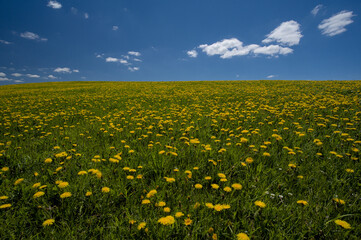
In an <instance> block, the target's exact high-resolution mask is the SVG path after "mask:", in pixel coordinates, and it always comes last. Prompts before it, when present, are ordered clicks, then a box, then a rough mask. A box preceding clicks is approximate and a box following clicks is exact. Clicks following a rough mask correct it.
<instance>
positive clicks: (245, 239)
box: [237, 233, 249, 240]
mask: <svg viewBox="0 0 361 240" xmlns="http://www.w3.org/2000/svg"><path fill="white" fill-rule="evenodd" d="M237 240H249V237H248V235H247V234H245V233H238V234H237Z"/></svg>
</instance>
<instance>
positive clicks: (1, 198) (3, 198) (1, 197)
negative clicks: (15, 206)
mask: <svg viewBox="0 0 361 240" xmlns="http://www.w3.org/2000/svg"><path fill="white" fill-rule="evenodd" d="M8 198H9V197H8V196H0V200H6V199H8Z"/></svg>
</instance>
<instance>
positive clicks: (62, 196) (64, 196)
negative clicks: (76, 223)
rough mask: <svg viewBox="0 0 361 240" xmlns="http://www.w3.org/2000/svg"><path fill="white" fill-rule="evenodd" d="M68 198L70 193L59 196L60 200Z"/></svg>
mask: <svg viewBox="0 0 361 240" xmlns="http://www.w3.org/2000/svg"><path fill="white" fill-rule="evenodd" d="M68 197H71V192H65V193H63V194H61V195H60V198H68Z"/></svg>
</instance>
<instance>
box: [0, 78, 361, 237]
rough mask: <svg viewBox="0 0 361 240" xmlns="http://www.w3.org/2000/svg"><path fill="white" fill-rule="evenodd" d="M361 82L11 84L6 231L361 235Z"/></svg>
mask: <svg viewBox="0 0 361 240" xmlns="http://www.w3.org/2000/svg"><path fill="white" fill-rule="evenodd" d="M360 94H361V82H360V81H342V82H341V81H322V82H315V81H224V82H144V83H142V82H133V83H130V82H64V83H39V84H24V85H9V86H1V87H0V169H1V170H0V174H1V175H0V233H1V234H0V235H1V236H2V237H1V238H2V239H28V238H34V239H37V238H39V239H40V238H42V239H61V238H68V239H75V238H77V239H92V238H94V239H212V238H213V239H237V238H238V239H247V236H248V237H249V238H250V239H360V238H361V224H360V223H361V181H360V179H361V164H360V150H361V132H360V130H361V126H360V119H361V99H360ZM242 233H243V234H242Z"/></svg>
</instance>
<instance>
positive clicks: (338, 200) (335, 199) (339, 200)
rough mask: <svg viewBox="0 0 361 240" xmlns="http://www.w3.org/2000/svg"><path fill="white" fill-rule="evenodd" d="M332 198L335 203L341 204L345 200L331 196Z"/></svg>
mask: <svg viewBox="0 0 361 240" xmlns="http://www.w3.org/2000/svg"><path fill="white" fill-rule="evenodd" d="M332 200H333V201H335V202H337V203H339V204H342V205H343V204H345V201H344V200H342V199H338V198H332Z"/></svg>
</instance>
